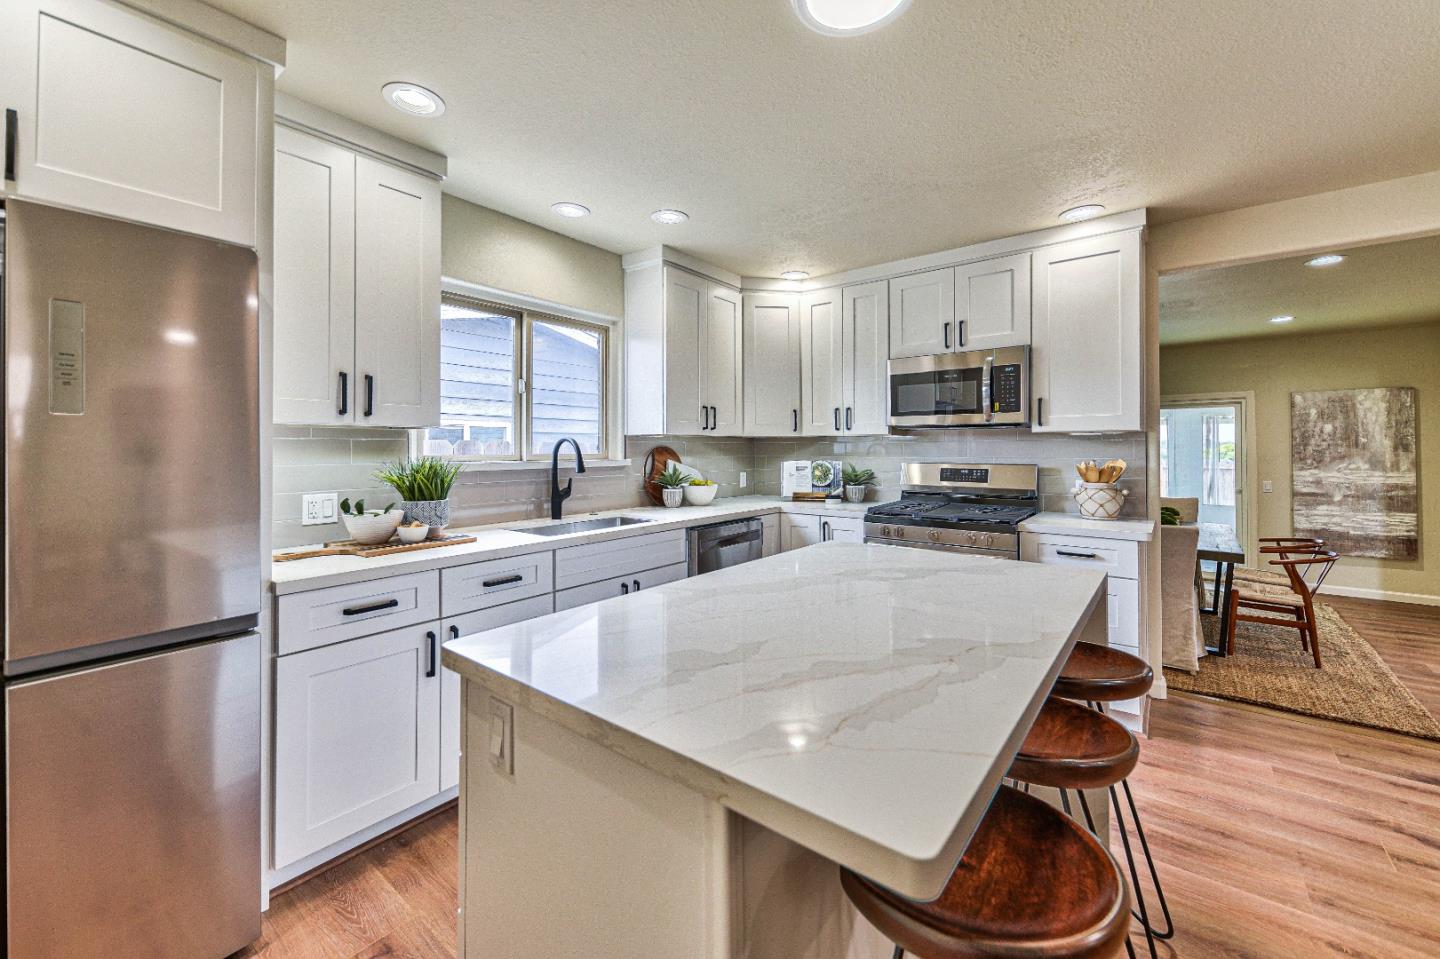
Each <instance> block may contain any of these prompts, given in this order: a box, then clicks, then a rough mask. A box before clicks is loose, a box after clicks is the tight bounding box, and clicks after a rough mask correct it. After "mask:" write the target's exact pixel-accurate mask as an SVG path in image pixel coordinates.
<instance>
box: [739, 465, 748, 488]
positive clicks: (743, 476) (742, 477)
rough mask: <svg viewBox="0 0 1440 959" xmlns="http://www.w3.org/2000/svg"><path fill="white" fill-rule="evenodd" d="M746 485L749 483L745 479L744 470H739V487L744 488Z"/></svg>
mask: <svg viewBox="0 0 1440 959" xmlns="http://www.w3.org/2000/svg"><path fill="white" fill-rule="evenodd" d="M748 485H749V483H748V482H747V481H746V477H745V471H744V470H741V471H740V488H741V489H744V488H745V487H746V486H748Z"/></svg>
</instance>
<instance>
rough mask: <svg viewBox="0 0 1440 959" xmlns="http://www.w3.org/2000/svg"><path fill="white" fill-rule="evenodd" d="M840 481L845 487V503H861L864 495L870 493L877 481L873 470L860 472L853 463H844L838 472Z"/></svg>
mask: <svg viewBox="0 0 1440 959" xmlns="http://www.w3.org/2000/svg"><path fill="white" fill-rule="evenodd" d="M840 479H841V481H842V482H843V483H844V486H845V502H847V503H863V502H864V501H865V494H866V493H868V492H869V491H870V487H872V486H874V485H875V484H876V483H877V482H879V481H878V480H876V479H875V471H874V470H862V469H860V468H859V467H857V466H855V465H854V464H853V463H846V464H845V467H844V468H843V469H842V470H841V471H840Z"/></svg>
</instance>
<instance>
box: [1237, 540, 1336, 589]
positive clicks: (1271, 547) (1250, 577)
mask: <svg viewBox="0 0 1440 959" xmlns="http://www.w3.org/2000/svg"><path fill="white" fill-rule="evenodd" d="M1259 542H1260V552H1261V553H1278V554H1279V556H1280V558H1281V559H1285V558H1286V557H1287V556H1288V555H1291V554H1292V553H1293V554H1294V555H1308V554H1310V553H1314V552H1315V551H1316V550H1321V549H1324V548H1325V541H1324V540H1323V539H1315V538H1314V537H1311V536H1262V537H1260V539H1259ZM1235 578H1236V579H1237V580H1240V581H1241V582H1245V581H1249V582H1252V583H1265V584H1267V585H1271V586H1283V587H1285V588H1287V589H1288V588H1289V586H1290V577H1289V576H1287V575H1285V574H1284V573H1282V572H1278V571H1275V570H1269V569H1263V568H1252V567H1248V566H1237V567H1235ZM1306 578H1309V577H1308V575H1307V577H1306Z"/></svg>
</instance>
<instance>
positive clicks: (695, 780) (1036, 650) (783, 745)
mask: <svg viewBox="0 0 1440 959" xmlns="http://www.w3.org/2000/svg"><path fill="white" fill-rule="evenodd" d="M1104 583H1105V577H1104V575H1103V574H1102V573H1099V572H1096V571H1093V570H1082V569H1076V568H1073V567H1063V566H1043V565H1038V564H1029V563H1014V562H1006V561H1004V560H1000V559H990V558H984V557H970V556H961V555H956V554H952V553H944V552H936V551H930V550H920V549H909V548H905V547H894V546H878V545H859V544H848V543H834V542H832V543H824V544H820V545H817V546H810V547H807V548H804V549H800V550H794V551H791V552H787V553H782V554H779V555H777V556H772V557H769V558H766V559H762V560H757V561H754V562H750V563H746V564H743V565H740V566H735V567H731V568H728V569H723V570H720V571H718V572H714V573H709V574H706V575H705V576H699V577H695V578H692V579H686V580H681V581H678V582H674V583H670V584H667V585H664V586H660V587H657V588H654V589H648V590H645V591H644V592H640V593H635V594H632V595H630V596H626V597H619V598H616V599H612V600H606V601H604V602H600V603H596V604H593V605H589V606H583V607H580V608H577V609H572V610H568V611H564V612H560V613H555V614H552V615H549V616H543V617H540V618H538V619H533V620H530V621H528V622H523V623H517V624H514V625H511V626H504V627H500V628H498V629H493V630H489V631H486V632H484V633H479V634H476V635H474V636H472V637H462V638H460V639H458V640H455V641H452V642H449V643H446V644H445V646H444V653H443V656H444V663H445V665H446V666H447V667H449V668H450V669H452V670H455V671H457V672H459V673H461V674H462V675H463V676H464V677H466V678H467V679H468V680H470V681H472V682H474V683H478V684H479V685H480V686H481V687H483V688H485V689H486V690H488V691H489V692H490V693H491V694H493V695H496V696H499V697H502V698H504V699H506V700H508V701H510V702H514V703H517V704H521V705H523V706H524V707H526V708H529V709H533V710H535V711H536V712H538V713H540V714H542V715H545V716H546V717H548V718H550V719H552V720H554V721H556V722H559V723H561V724H562V725H564V726H566V727H567V728H569V729H571V730H572V731H573V732H575V733H577V734H579V735H581V736H584V737H586V738H587V739H590V740H592V741H594V742H595V743H597V744H599V745H601V746H603V747H604V748H606V749H610V750H612V751H614V752H616V753H619V754H621V755H623V756H626V757H628V758H629V759H631V760H634V761H635V762H638V763H640V764H642V765H644V766H647V767H649V768H651V769H654V770H655V771H657V772H659V773H661V774H662V775H666V776H669V777H670V778H672V779H676V780H678V781H680V782H682V783H684V784H686V785H687V786H689V787H691V788H694V789H696V790H697V791H699V792H700V793H701V794H703V795H706V796H708V797H710V798H712V799H714V800H716V801H717V802H719V803H721V804H722V805H724V806H725V807H727V808H729V809H731V810H733V811H735V812H737V813H739V814H740V815H742V816H745V817H747V818H750V819H752V820H754V821H756V822H759V823H761V824H762V825H765V826H766V827H767V828H770V829H773V830H774V831H776V832H778V833H780V834H782V835H784V836H787V837H788V838H790V839H792V840H793V841H795V842H797V843H800V844H801V845H804V846H807V847H809V848H810V849H812V850H814V851H816V852H817V853H819V854H821V855H823V856H826V857H827V858H829V859H832V860H834V861H836V862H840V863H843V864H845V865H847V866H850V867H851V868H854V869H857V870H859V871H862V872H864V873H865V874H866V875H869V876H871V877H872V878H873V879H875V880H877V881H879V882H882V883H884V884H885V885H887V886H890V887H892V888H894V889H897V890H899V891H900V892H903V893H906V894H908V895H912V896H917V897H929V896H933V895H934V894H935V893H936V892H938V890H939V889H940V888H941V887H942V886H943V884H944V882H945V881H946V879H947V878H948V876H949V874H950V871H951V869H952V868H953V866H954V863H955V862H956V861H957V860H958V858H959V856H960V855H961V853H962V852H963V851H964V847H965V845H966V844H967V843H968V842H969V839H970V836H971V835H972V833H973V831H974V829H975V827H976V825H977V824H978V822H979V820H980V818H981V816H982V815H983V814H984V811H985V809H986V807H987V805H988V803H989V801H990V797H991V796H992V795H993V794H994V790H995V787H996V785H997V784H998V783H999V781H1000V777H1001V776H1002V775H1003V774H1004V773H1005V771H1006V769H1007V767H1008V765H1009V763H1010V760H1011V759H1012V758H1013V756H1014V753H1015V751H1016V749H1018V747H1019V744H1020V742H1021V741H1022V740H1023V737H1024V734H1025V732H1026V731H1027V730H1028V729H1029V726H1030V723H1031V722H1032V721H1033V718H1034V715H1035V712H1036V711H1037V710H1038V709H1039V706H1040V703H1041V702H1042V701H1043V699H1044V697H1045V696H1046V695H1047V694H1048V692H1049V690H1050V687H1051V685H1052V684H1053V682H1054V678H1055V676H1056V675H1057V674H1058V672H1059V669H1060V666H1061V664H1062V663H1063V661H1064V658H1065V656H1066V655H1067V654H1068V652H1069V650H1070V648H1071V646H1072V645H1073V644H1074V643H1075V641H1076V640H1077V638H1078V637H1079V636H1080V634H1081V632H1082V629H1083V627H1084V626H1085V625H1086V624H1087V623H1088V621H1089V618H1090V615H1091V613H1092V612H1093V611H1094V610H1095V609H1096V606H1097V603H1099V602H1100V600H1101V598H1102V597H1103V596H1104V594H1105V593H1104V589H1105V588H1104ZM1091 628H1092V629H1094V628H1095V627H1094V626H1093V625H1092V626H1091ZM1100 630H1101V635H1102V637H1103V623H1102V624H1101V627H1100ZM1102 641H1103V639H1102ZM473 761H477V762H483V761H485V760H484V757H483V756H481V757H478V758H476V759H474V760H473ZM519 765H520V761H519V757H517V767H518V766H519Z"/></svg>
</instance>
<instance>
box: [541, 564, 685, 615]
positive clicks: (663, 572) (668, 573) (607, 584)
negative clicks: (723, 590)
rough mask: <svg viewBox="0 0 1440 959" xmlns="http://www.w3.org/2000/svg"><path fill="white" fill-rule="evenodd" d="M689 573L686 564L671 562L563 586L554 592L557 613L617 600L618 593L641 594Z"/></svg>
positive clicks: (621, 594)
mask: <svg viewBox="0 0 1440 959" xmlns="http://www.w3.org/2000/svg"><path fill="white" fill-rule="evenodd" d="M687 573H688V567H687V566H686V564H685V563H672V564H671V565H669V566H661V567H660V568H659V569H647V570H645V571H644V572H642V573H627V574H626V575H624V576H615V577H612V578H610V579H603V580H601V581H600V582H598V583H590V584H588V585H586V586H576V587H575V588H574V589H562V590H560V591H559V592H558V593H556V594H555V611H556V612H557V613H558V612H560V611H562V610H566V609H574V608H575V607H577V606H588V605H590V604H591V603H598V602H600V601H601V600H605V599H614V598H615V597H617V596H629V595H630V594H631V593H639V592H642V591H643V590H647V589H651V588H653V587H656V586H663V585H664V584H665V583H673V582H675V581H676V580H677V579H684V578H685V577H686V575H687Z"/></svg>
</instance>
